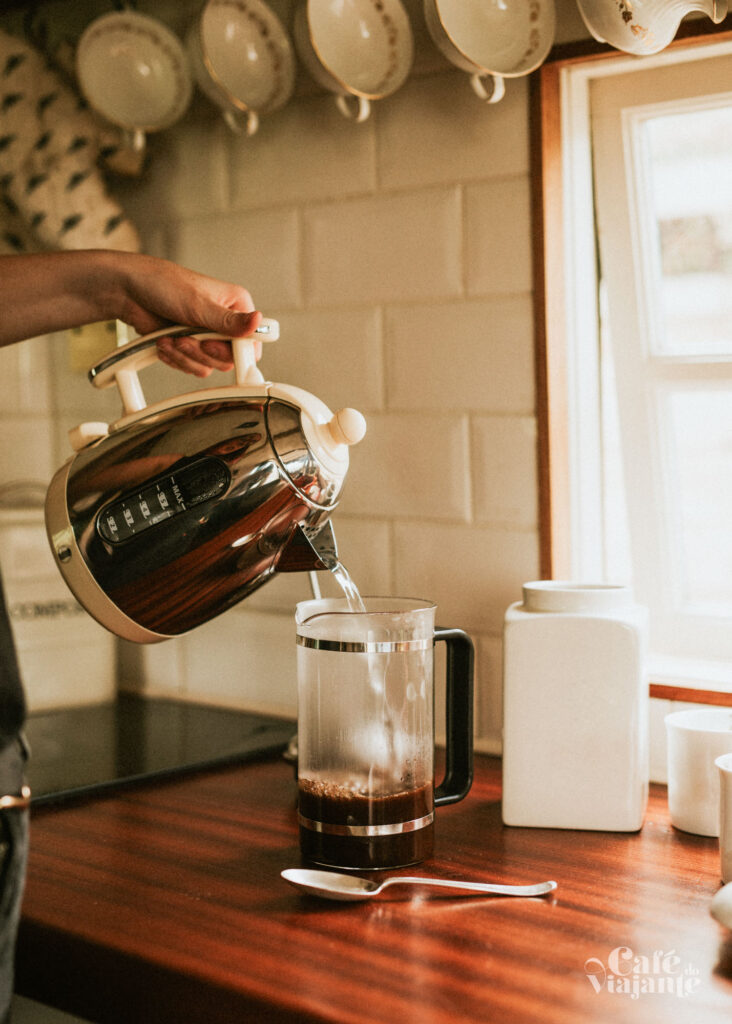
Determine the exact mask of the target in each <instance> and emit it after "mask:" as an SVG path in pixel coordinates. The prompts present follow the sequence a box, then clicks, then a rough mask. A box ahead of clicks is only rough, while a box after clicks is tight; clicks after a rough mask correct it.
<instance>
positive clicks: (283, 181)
mask: <svg viewBox="0 0 732 1024" xmlns="http://www.w3.org/2000/svg"><path fill="white" fill-rule="evenodd" d="M293 143H294V144H293ZM231 168H232V171H231V177H232V204H233V207H234V209H238V210H243V209H250V208H252V207H259V206H262V207H264V206H276V205H279V204H282V203H295V202H299V203H306V202H309V201H311V200H323V199H329V200H332V199H335V198H336V197H337V196H347V195H354V194H358V193H361V192H370V191H371V190H372V189H373V188H374V185H375V172H374V126H373V122H372V121H368V122H366V123H365V124H355V123H354V122H353V121H347V120H346V119H345V118H344V117H343V116H342V115H341V114H340V113H339V112H338V110H337V108H336V105H335V103H334V102H333V98H332V97H331V96H318V97H316V98H314V99H309V100H303V101H301V102H299V103H290V104H288V106H286V107H285V108H284V109H282V110H278V111H275V112H274V113H273V114H271V115H270V116H269V117H264V118H262V122H261V125H260V128H259V131H258V133H257V135H256V138H247V137H245V136H240V137H238V138H237V139H236V140H235V141H234V143H233V146H232V150H231Z"/></svg>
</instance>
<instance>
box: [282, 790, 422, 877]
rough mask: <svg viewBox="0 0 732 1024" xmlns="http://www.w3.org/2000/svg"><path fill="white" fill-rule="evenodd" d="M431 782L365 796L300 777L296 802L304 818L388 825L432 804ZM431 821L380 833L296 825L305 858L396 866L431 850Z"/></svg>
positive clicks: (412, 816) (417, 859)
mask: <svg viewBox="0 0 732 1024" xmlns="http://www.w3.org/2000/svg"><path fill="white" fill-rule="evenodd" d="M432 789H433V787H432V784H431V783H428V784H427V785H425V786H422V787H421V788H419V789H410V790H405V791H403V792H401V793H395V794H393V795H391V796H369V795H368V794H363V793H358V792H354V791H353V790H351V789H347V788H346V787H344V786H339V785H337V784H335V783H329V782H320V781H318V780H313V779H300V783H299V802H298V808H299V811H300V814H301V815H302V816H303V817H304V818H310V819H311V820H312V821H319V822H323V823H324V824H325V825H326V826H327V825H329V824H332V825H390V824H394V823H397V822H408V821H414V820H416V819H418V818H423V817H425V816H426V815H428V814H430V813H431V812H432V811H433V809H434V797H433V792H432ZM433 843H434V824H433V823H432V822H430V824H429V825H425V826H424V828H420V829H416V830H415V831H413V832H398V833H395V834H394V835H382V836H348V835H345V836H344V835H331V834H329V833H327V832H316V831H314V830H312V829H310V828H307V827H305V826H303V825H301V826H300V849H301V851H302V854H303V856H304V857H305V859H306V860H310V861H314V862H315V863H317V864H328V865H331V866H333V867H343V868H398V867H405V866H406V865H407V864H418V863H419V862H420V861H423V860H426V859H427V858H428V857H430V856H431V854H432V847H433Z"/></svg>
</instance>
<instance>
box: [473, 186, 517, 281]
mask: <svg viewBox="0 0 732 1024" xmlns="http://www.w3.org/2000/svg"><path fill="white" fill-rule="evenodd" d="M465 235H466V238H465V267H466V270H465V272H466V279H467V290H468V294H469V295H471V296H473V295H495V294H497V293H501V292H503V293H505V292H529V291H531V287H532V273H531V210H530V183H529V177H528V174H526V175H518V176H515V177H510V178H496V179H495V180H491V181H488V182H483V183H481V184H479V185H470V186H467V187H466V189H465Z"/></svg>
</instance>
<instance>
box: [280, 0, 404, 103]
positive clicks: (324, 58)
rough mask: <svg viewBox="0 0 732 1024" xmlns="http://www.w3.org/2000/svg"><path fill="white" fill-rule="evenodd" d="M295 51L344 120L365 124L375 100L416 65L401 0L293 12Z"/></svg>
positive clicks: (326, 3)
mask: <svg viewBox="0 0 732 1024" xmlns="http://www.w3.org/2000/svg"><path fill="white" fill-rule="evenodd" d="M293 35H294V40H295V48H296V50H297V52H298V55H299V56H300V58H301V60H302V62H303V64H304V65H305V67H306V69H307V70H308V72H309V73H310V75H311V76H312V77H313V78H314V79H315V81H316V82H317V83H318V84H319V85H322V86H323V88H324V89H327V90H328V91H329V92H332V93H334V94H335V97H336V104H337V106H338V109H339V110H340V112H341V113H342V114H343V116H344V117H347V118H350V119H352V120H354V121H357V122H361V121H365V120H366V119H367V118H368V116H369V114H370V112H371V103H372V102H373V101H374V100H380V99H383V98H384V97H385V96H390V95H391V94H392V93H393V92H395V91H396V90H397V89H398V88H399V87H400V86H401V85H403V83H404V82H405V80H406V78H407V76H408V75H409V72H410V70H411V67H412V61H413V60H414V38H413V35H412V27H411V24H410V22H409V18H408V16H407V13H406V11H405V9H404V7H403V6H402V3H401V0H343V2H342V3H340V4H339V5H337V6H336V5H335V4H333V3H331V2H330V0H305V3H302V4H301V5H300V6H299V7H298V9H297V11H296V12H295V21H294V28H293Z"/></svg>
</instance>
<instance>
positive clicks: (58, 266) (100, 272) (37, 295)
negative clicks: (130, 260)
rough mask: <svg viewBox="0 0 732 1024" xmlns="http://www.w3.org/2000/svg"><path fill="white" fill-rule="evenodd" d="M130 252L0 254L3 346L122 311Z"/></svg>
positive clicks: (104, 317)
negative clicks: (124, 278) (122, 282)
mask: <svg viewBox="0 0 732 1024" xmlns="http://www.w3.org/2000/svg"><path fill="white" fill-rule="evenodd" d="M125 256H126V254H124V253H115V252H111V251H106V250H104V251H102V250H85V251H80V252H63V253H33V254H28V255H22V256H0V346H2V345H9V344H11V343H12V342H16V341H21V340H23V339H24V338H32V337H36V336H37V335H40V334H49V333H51V332H53V331H59V330H63V329H66V328H69V327H78V326H80V325H81V324H87V323H94V322H95V321H97V320H105V319H111V318H113V317H114V316H116V315H118V314H117V312H116V310H117V309H118V308H120V309H121V307H122V306H123V301H124V296H123V293H122V290H121V288H120V280H121V278H122V277H123V269H124V260H125Z"/></svg>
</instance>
